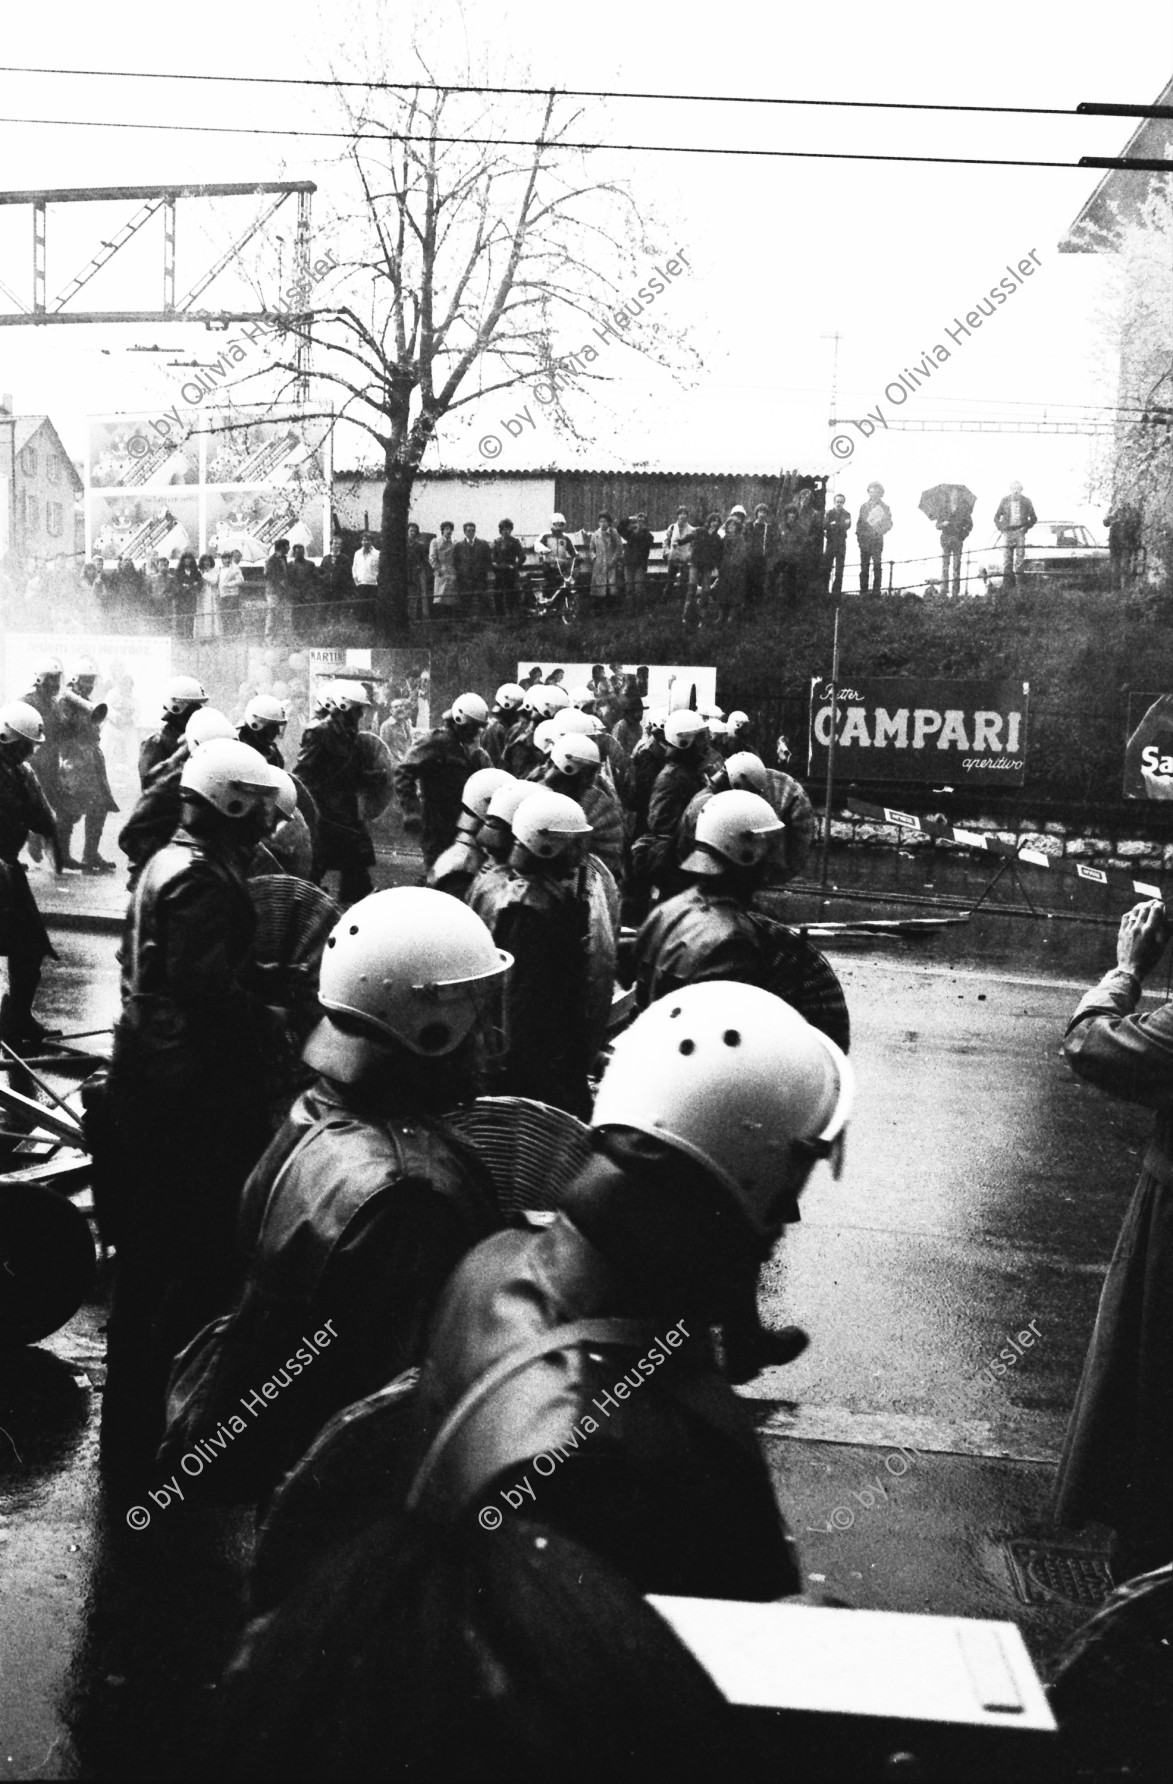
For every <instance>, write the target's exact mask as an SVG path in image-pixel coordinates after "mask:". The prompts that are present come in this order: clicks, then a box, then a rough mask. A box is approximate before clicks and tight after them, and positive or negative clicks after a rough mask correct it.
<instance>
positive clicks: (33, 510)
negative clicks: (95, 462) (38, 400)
mask: <svg viewBox="0 0 1173 1784" xmlns="http://www.w3.org/2000/svg"><path fill="white" fill-rule="evenodd" d="M0 489H2V491H3V497H4V500H3V510H4V513H3V519H2V521H0V555H2V556H3V557H5V558H6V559H7V560H9V562H10V563H12V564H13V565H20V566H22V567H24V568H31V566H32V565H33V564H34V563H40V562H44V561H45V560H46V559H51V558H55V557H57V556H59V555H61V554H64V555H65V556H67V557H70V558H72V557H73V556H74V555H75V553H76V550H77V529H76V521H75V515H76V508H77V500H78V497H79V496H80V495H81V492H82V481H81V478H80V477H79V476H78V474H77V471H76V469H75V467H74V464H73V461H72V460H71V458H70V456H69V454H68V453H67V452H66V450H65V447H64V446H63V445H62V443H61V439H60V437H59V435H58V433H57V429H56V428H55V427H54V426H53V423H52V422H51V421H50V420H49V417H48V416H47V415H14V414H13V413H12V407H11V399H10V398H8V397H5V399H4V401H3V403H2V404H0Z"/></svg>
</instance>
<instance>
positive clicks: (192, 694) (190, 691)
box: [163, 675, 208, 718]
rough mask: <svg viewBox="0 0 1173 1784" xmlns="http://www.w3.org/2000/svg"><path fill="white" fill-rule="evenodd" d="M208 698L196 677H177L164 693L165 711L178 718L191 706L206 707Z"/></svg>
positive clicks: (171, 681) (168, 684)
mask: <svg viewBox="0 0 1173 1784" xmlns="http://www.w3.org/2000/svg"><path fill="white" fill-rule="evenodd" d="M207 699H208V696H207V694H206V692H205V691H204V686H203V683H202V682H198V681H197V680H196V678H195V676H194V675H175V676H173V677H172V678H171V680H170V681H169V682H168V683H167V686H166V689H165V690H164V693H163V711H164V712H165V713H169V714H170V715H171V716H172V717H173V718H177V717H178V716H179V714H180V713H181V712H186V710H187V708H188V707H189V706H205V705H206V704H207Z"/></svg>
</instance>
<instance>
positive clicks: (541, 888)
mask: <svg viewBox="0 0 1173 1784" xmlns="http://www.w3.org/2000/svg"><path fill="white" fill-rule="evenodd" d="M589 929H590V906H589V901H588V898H587V894H586V870H585V868H584V869H583V870H582V871H581V872H580V873H576V874H575V875H574V876H572V877H567V878H559V877H555V876H553V875H550V874H541V873H536V874H533V875H523V874H517V873H515V874H513V875H512V876H511V878H510V879H509V881H508V883H507V885H506V886H505V888H504V890H503V892H502V894H501V901H500V905H499V908H498V911H497V916H496V920H495V922H494V924H493V939H494V941H495V942H496V943H497V946H498V947H499V948H504V949H505V950H506V952H507V953H509V954H512V956H513V970H512V972H511V973H510V975H509V981H508V985H507V987H506V993H505V997H506V1011H507V1019H508V1034H509V1046H508V1052H507V1054H506V1056H505V1061H504V1072H503V1083H502V1086H501V1089H502V1091H503V1092H504V1094H505V1095H507V1096H529V1097H536V1098H537V1100H538V1101H539V1102H543V1103H553V1104H554V1105H555V1106H556V1107H557V1108H560V1109H567V1110H569V1111H570V1113H571V1114H572V1115H579V1116H585V1115H586V1114H587V1112H588V1109H589V1095H588V1091H587V1066H588V1065H589V1063H590V1061H589V1059H588V1044H587V1035H586V1008H587V971H586V968H587V939H588V935H589Z"/></svg>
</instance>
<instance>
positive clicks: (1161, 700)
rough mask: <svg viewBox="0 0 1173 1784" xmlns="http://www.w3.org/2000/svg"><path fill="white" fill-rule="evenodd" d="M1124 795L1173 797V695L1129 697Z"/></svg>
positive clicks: (1135, 694) (1132, 797) (1140, 797)
mask: <svg viewBox="0 0 1173 1784" xmlns="http://www.w3.org/2000/svg"><path fill="white" fill-rule="evenodd" d="M1124 797H1125V798H1126V799H1173V694H1137V693H1130V694H1129V696H1128V742H1127V744H1126V745H1125V748H1124Z"/></svg>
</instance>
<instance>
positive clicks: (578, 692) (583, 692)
mask: <svg viewBox="0 0 1173 1784" xmlns="http://www.w3.org/2000/svg"><path fill="white" fill-rule="evenodd" d="M595 698H596V695H595V690H594V688H571V690H570V704H571V705H572V706H577V707H578V709H579V711H580V712H585V710H586V709H587V707H589V706H593V705H594V703H595Z"/></svg>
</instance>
